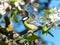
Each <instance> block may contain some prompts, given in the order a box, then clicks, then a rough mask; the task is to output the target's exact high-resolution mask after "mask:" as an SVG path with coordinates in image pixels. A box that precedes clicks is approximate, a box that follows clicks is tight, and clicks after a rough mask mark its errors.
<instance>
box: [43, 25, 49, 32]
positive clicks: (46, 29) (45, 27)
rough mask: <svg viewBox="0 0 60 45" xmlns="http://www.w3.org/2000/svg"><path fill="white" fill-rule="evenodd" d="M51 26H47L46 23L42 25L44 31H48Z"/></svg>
mask: <svg viewBox="0 0 60 45" xmlns="http://www.w3.org/2000/svg"><path fill="white" fill-rule="evenodd" d="M49 29H50V28H49V27H47V25H46V24H44V25H43V26H42V30H43V31H48V30H49Z"/></svg>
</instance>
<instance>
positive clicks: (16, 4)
mask: <svg viewBox="0 0 60 45" xmlns="http://www.w3.org/2000/svg"><path fill="white" fill-rule="evenodd" d="M14 4H15V7H18V9H19V10H22V8H21V6H20V5H19V3H18V2H15V3H14Z"/></svg>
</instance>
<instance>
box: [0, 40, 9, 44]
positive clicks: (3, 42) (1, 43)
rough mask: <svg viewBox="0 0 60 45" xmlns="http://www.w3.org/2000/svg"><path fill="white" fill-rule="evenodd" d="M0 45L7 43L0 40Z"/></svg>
mask: <svg viewBox="0 0 60 45" xmlns="http://www.w3.org/2000/svg"><path fill="white" fill-rule="evenodd" d="M0 45H8V44H7V43H5V42H3V41H1V42H0Z"/></svg>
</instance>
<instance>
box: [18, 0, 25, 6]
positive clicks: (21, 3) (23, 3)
mask: <svg viewBox="0 0 60 45" xmlns="http://www.w3.org/2000/svg"><path fill="white" fill-rule="evenodd" d="M17 2H18V3H20V5H25V2H24V1H23V0H17Z"/></svg>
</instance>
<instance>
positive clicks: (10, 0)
mask: <svg viewBox="0 0 60 45" xmlns="http://www.w3.org/2000/svg"><path fill="white" fill-rule="evenodd" d="M16 1H17V0H9V2H11V3H14V2H16Z"/></svg>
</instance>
